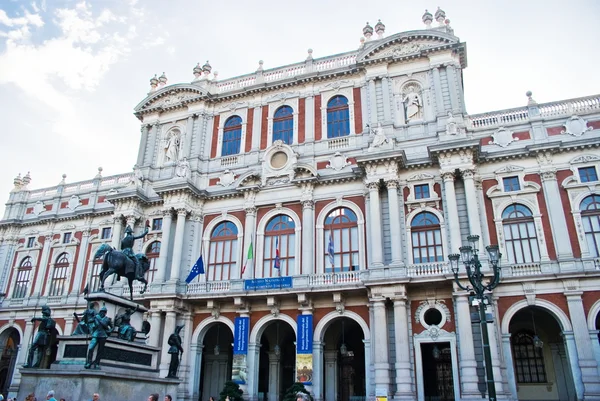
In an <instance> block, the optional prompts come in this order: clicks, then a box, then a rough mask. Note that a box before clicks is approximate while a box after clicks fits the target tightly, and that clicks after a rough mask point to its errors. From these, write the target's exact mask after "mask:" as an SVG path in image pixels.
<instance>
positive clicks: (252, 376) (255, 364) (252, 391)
mask: <svg viewBox="0 0 600 401" xmlns="http://www.w3.org/2000/svg"><path fill="white" fill-rule="evenodd" d="M260 347H261V345H260V343H258V344H257V343H251V342H249V343H248V356H247V363H248V385H247V387H246V388H247V391H248V399H249V400H250V401H255V400H256V399H257V398H258V369H259V362H260Z"/></svg>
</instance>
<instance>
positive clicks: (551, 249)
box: [524, 174, 556, 260]
mask: <svg viewBox="0 0 600 401" xmlns="http://www.w3.org/2000/svg"><path fill="white" fill-rule="evenodd" d="M524 179H525V181H532V182H535V183H536V184H538V185H540V187H541V185H542V179H541V178H540V176H539V175H538V174H527V175H526V176H525V177H524ZM537 200H538V204H539V206H540V213H541V214H542V227H543V228H544V236H545V237H546V244H547V245H548V256H549V257H550V259H552V260H556V247H555V246H554V238H552V227H551V225H550V218H549V216H548V206H547V205H546V198H545V197H544V188H543V187H542V188H541V189H540V192H538V193H537ZM542 246H543V245H542Z"/></svg>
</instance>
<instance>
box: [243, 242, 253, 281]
mask: <svg viewBox="0 0 600 401" xmlns="http://www.w3.org/2000/svg"><path fill="white" fill-rule="evenodd" d="M252 259H254V249H253V248H252V241H250V245H248V256H247V257H246V263H244V267H242V275H243V274H244V272H245V271H246V266H248V265H249V264H250V261H251V260H252Z"/></svg>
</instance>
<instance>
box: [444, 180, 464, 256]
mask: <svg viewBox="0 0 600 401" xmlns="http://www.w3.org/2000/svg"><path fill="white" fill-rule="evenodd" d="M442 178H443V180H444V200H445V201H446V209H447V215H448V223H447V224H446V227H448V236H449V240H450V241H449V242H450V244H449V247H448V248H449V249H450V253H458V248H460V247H461V246H462V239H461V238H460V224H459V222H458V207H457V206H456V192H455V191H454V174H453V173H451V172H442Z"/></svg>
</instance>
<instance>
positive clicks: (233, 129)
mask: <svg viewBox="0 0 600 401" xmlns="http://www.w3.org/2000/svg"><path fill="white" fill-rule="evenodd" d="M241 144H242V119H241V118H240V117H238V116H233V117H229V118H228V119H227V121H225V126H224V127H223V147H222V148H221V156H229V155H237V154H238V153H240V146H241Z"/></svg>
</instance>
